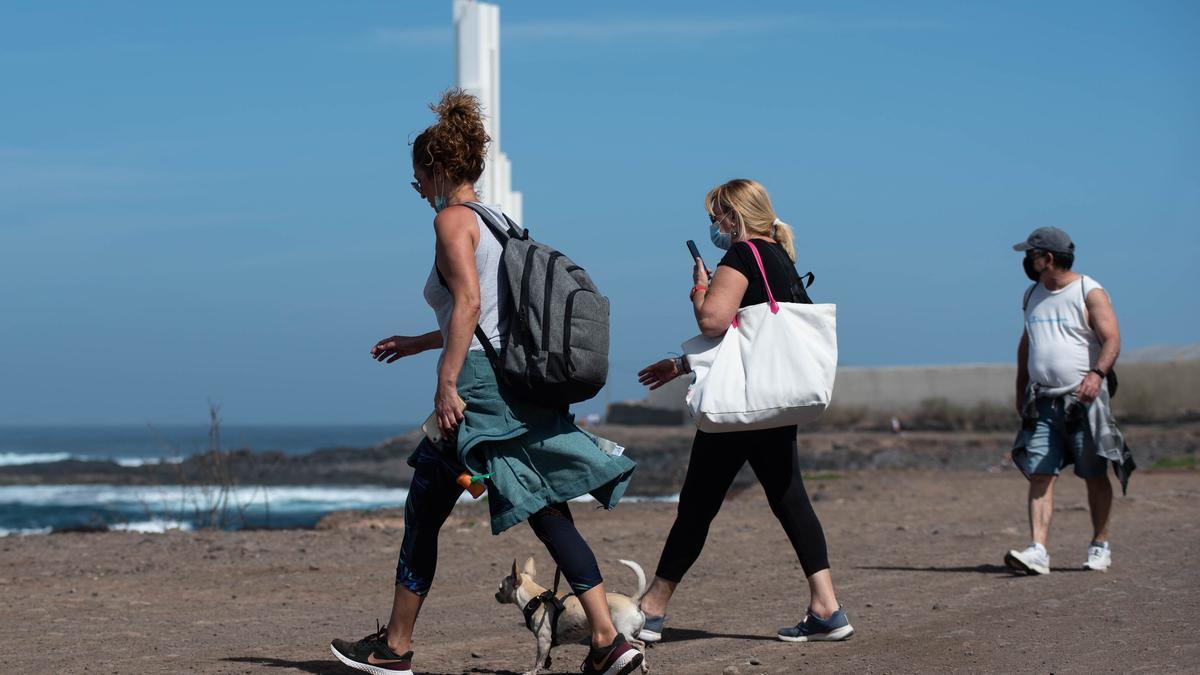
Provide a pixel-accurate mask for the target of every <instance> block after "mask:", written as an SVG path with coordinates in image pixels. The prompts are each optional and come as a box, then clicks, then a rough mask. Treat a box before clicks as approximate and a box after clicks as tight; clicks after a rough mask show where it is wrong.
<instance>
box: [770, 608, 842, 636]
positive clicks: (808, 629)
mask: <svg viewBox="0 0 1200 675" xmlns="http://www.w3.org/2000/svg"><path fill="white" fill-rule="evenodd" d="M852 635H854V627H853V626H851V625H850V619H847V618H846V613H845V612H843V611H842V609H841V608H840V607H839V608H838V610H837V611H836V612H834V613H833V614H832V615H830V617H829V618H828V619H822V618H821V617H819V616H817V615H816V614H813V612H812V609H809V610H808V611H807V612H806V613H805V614H804V620H802V621H801V622H800V623H798V624H796V625H795V626H788V627H787V628H780V629H779V634H778V637H779V639H780V640H783V641H784V642H819V641H835V640H848V639H849V638H850V637H851V636H852Z"/></svg>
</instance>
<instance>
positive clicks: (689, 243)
mask: <svg viewBox="0 0 1200 675" xmlns="http://www.w3.org/2000/svg"><path fill="white" fill-rule="evenodd" d="M687 247H688V252H690V253H691V254H692V261H693V262H695V260H696V258H699V257H700V249H698V248H696V242H694V241H692V240H691V239H688V240H687ZM700 264H701V265H704V261H703V260H701V261H700ZM704 269H706V270H707V269H708V266H707V265H706V266H705V267H704Z"/></svg>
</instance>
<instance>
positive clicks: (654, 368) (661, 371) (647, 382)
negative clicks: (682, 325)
mask: <svg viewBox="0 0 1200 675" xmlns="http://www.w3.org/2000/svg"><path fill="white" fill-rule="evenodd" d="M682 374H683V373H682V372H681V371H680V370H679V361H678V360H676V359H663V360H662V361H659V362H657V363H652V364H650V365H648V366H646V367H645V368H642V369H641V370H639V371H638V382H640V383H641V384H642V385H644V386H647V387H650V391H654V390H655V389H658V388H659V387H661V386H663V385H664V384H666V383H668V382H670V381H671V380H673V379H675V378H677V377H679V376H680V375H682Z"/></svg>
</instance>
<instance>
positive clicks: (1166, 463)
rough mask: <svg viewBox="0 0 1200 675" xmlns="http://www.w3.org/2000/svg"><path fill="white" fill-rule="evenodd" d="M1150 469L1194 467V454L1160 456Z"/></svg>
mask: <svg viewBox="0 0 1200 675" xmlns="http://www.w3.org/2000/svg"><path fill="white" fill-rule="evenodd" d="M1150 468H1151V469H1160V470H1161V469H1195V468H1196V456H1195V455H1176V456H1174V457H1162V458H1159V460H1158V461H1156V462H1155V463H1154V465H1153V466H1151V467H1150Z"/></svg>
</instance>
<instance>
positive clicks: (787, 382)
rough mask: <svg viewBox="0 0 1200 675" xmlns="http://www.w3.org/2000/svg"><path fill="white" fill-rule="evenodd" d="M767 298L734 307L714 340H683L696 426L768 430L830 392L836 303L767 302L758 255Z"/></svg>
mask: <svg viewBox="0 0 1200 675" xmlns="http://www.w3.org/2000/svg"><path fill="white" fill-rule="evenodd" d="M746 245H747V246H749V247H750V250H751V251H752V252H753V253H754V259H755V260H756V261H757V262H758V270H759V272H760V273H761V274H762V279H763V287H764V288H765V289H766V291H767V298H768V302H765V303H763V304H760V305H751V306H749V307H743V308H742V309H740V310H738V313H737V316H736V317H735V318H734V320H733V325H731V326H730V327H729V330H727V331H725V335H724V336H722V337H719V338H710V337H705V336H703V335H698V336H696V337H694V338H692V339H691V340H688V341H687V342H685V343H683V352H684V354H686V355H687V359H688V363H689V365H690V366H691V369H692V371H693V372H694V373H695V380H694V381H693V383H692V386H691V387H690V388H689V389H688V394H687V404H688V408H690V409H691V411H692V417H693V418H695V420H696V426H697V427H699V428H700V430H701V431H706V432H711V433H717V432H724V431H746V430H750V429H770V428H773V427H782V426H787V425H791V424H803V423H805V422H811V421H813V420H815V419H817V418H818V417H820V416H821V414H822V413H823V412H825V408H827V407H828V406H829V401H830V399H831V398H832V396H833V378H834V374H835V372H836V370H837V306H836V305H832V304H822V305H809V304H800V303H793V302H775V296H774V295H773V294H772V293H771V287H770V284H768V283H767V273H766V270H764V269H763V264H762V258H761V257H760V256H759V254H758V249H756V248H755V247H754V246H753V245H752V244H750V243H749V242H746Z"/></svg>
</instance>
